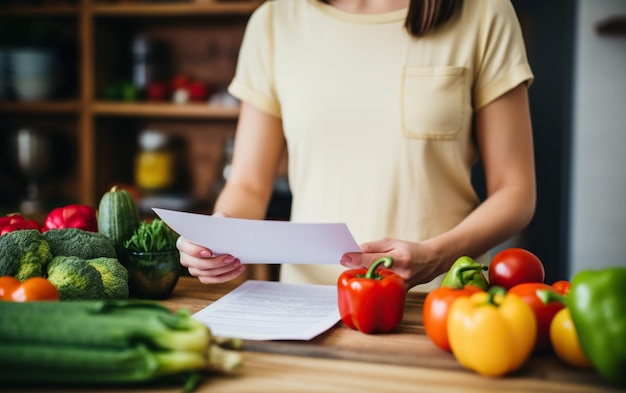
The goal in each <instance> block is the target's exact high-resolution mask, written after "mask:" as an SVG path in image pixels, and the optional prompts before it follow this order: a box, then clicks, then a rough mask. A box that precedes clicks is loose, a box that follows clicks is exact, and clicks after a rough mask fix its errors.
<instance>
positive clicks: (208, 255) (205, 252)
mask: <svg viewBox="0 0 626 393" xmlns="http://www.w3.org/2000/svg"><path fill="white" fill-rule="evenodd" d="M200 256H201V257H203V258H211V257H212V256H213V253H212V252H211V251H208V250H202V251H200Z"/></svg>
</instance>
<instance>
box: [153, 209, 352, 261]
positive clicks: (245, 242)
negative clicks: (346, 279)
mask: <svg viewBox="0 0 626 393" xmlns="http://www.w3.org/2000/svg"><path fill="white" fill-rule="evenodd" d="M152 210H154V212H155V213H156V214H157V215H158V216H159V217H160V218H161V219H162V220H163V221H164V222H165V223H166V224H167V225H168V226H169V227H170V228H172V229H173V230H174V231H175V232H177V233H178V234H179V235H181V236H183V237H184V238H186V239H187V240H189V241H190V242H192V243H196V244H199V245H202V246H205V247H208V248H209V249H211V251H212V252H213V253H214V254H216V255H221V254H230V255H232V256H234V257H235V258H239V260H240V261H241V263H263V264H304V263H306V264H339V261H340V260H341V256H342V255H343V254H344V253H346V252H361V249H360V248H359V246H358V244H357V243H356V241H355V240H354V237H353V236H352V234H351V233H350V231H349V230H348V226H347V225H346V224H344V223H330V224H328V223H312V224H306V223H294V222H288V221H270V220H245V219H240V218H225V217H214V216H210V215H205V214H197V213H186V212H179V211H174V210H166V209H157V208H154V209H152Z"/></svg>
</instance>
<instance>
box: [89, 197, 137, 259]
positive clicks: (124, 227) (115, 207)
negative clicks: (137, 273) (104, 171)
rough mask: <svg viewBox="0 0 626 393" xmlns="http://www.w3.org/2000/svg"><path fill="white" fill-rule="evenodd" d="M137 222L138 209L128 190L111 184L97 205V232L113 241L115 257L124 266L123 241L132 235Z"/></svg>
mask: <svg viewBox="0 0 626 393" xmlns="http://www.w3.org/2000/svg"><path fill="white" fill-rule="evenodd" d="M139 224H140V219H139V210H138V209H137V205H136V204H135V199H134V198H133V196H132V195H131V193H130V192H128V191H126V190H124V189H121V188H119V187H118V186H113V187H112V188H111V189H110V190H109V191H108V192H106V193H105V194H104V195H103V196H102V198H101V199H100V205H99V206H98V232H100V233H102V234H103V235H105V236H106V237H108V238H109V239H111V240H112V241H113V243H114V244H115V252H116V254H117V259H118V260H119V261H120V263H122V265H124V266H126V249H125V248H124V242H126V241H127V240H128V239H130V238H131V237H132V236H133V233H135V231H136V230H137V228H138V227H139Z"/></svg>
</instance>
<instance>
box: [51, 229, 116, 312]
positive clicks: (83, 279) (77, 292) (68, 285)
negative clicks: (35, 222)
mask: <svg viewBox="0 0 626 393" xmlns="http://www.w3.org/2000/svg"><path fill="white" fill-rule="evenodd" d="M48 232H49V231H48ZM46 233H47V232H46ZM48 281H50V282H51V283H52V284H53V285H54V286H55V287H56V288H57V289H58V290H59V295H60V297H61V300H67V299H104V298H105V295H104V284H103V282H102V278H101V276H100V273H99V272H98V270H97V269H96V268H95V267H93V266H92V265H90V264H89V263H87V262H85V260H83V259H80V258H79V257H75V256H56V257H54V258H53V259H52V261H51V262H50V263H49V264H48Z"/></svg>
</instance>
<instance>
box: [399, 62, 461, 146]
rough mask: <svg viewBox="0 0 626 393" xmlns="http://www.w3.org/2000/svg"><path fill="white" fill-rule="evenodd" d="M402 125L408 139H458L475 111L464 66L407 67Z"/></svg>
mask: <svg viewBox="0 0 626 393" xmlns="http://www.w3.org/2000/svg"><path fill="white" fill-rule="evenodd" d="M400 108H401V109H400V112H401V119H400V121H401V122H400V124H401V127H402V133H403V134H404V136H405V137H407V138H416V139H454V138H456V136H457V135H458V134H459V132H460V131H461V130H462V129H463V127H464V126H465V124H466V122H467V121H469V115H470V111H471V105H470V97H469V88H468V86H467V69H466V68H464V67H452V66H437V67H405V68H404V70H403V73H402V86H401V89H400Z"/></svg>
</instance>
